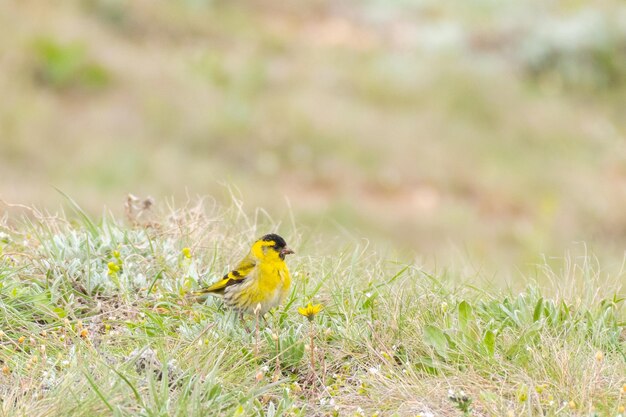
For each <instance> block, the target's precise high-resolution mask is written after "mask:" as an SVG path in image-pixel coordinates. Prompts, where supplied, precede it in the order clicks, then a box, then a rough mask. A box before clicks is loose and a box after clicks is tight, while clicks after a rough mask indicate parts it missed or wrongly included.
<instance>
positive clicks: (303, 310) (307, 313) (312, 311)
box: [298, 303, 322, 321]
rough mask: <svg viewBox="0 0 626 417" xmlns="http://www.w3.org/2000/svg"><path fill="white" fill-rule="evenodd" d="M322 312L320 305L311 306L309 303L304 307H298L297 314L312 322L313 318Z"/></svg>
mask: <svg viewBox="0 0 626 417" xmlns="http://www.w3.org/2000/svg"><path fill="white" fill-rule="evenodd" d="M320 311H322V305H321V304H315V305H312V304H311V303H309V304H308V305H307V306H306V307H298V313H300V314H301V315H303V316H304V317H306V318H307V319H309V321H313V319H314V318H315V316H316V315H317V314H318V313H319V312H320Z"/></svg>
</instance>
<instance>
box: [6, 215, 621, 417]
mask: <svg viewBox="0 0 626 417" xmlns="http://www.w3.org/2000/svg"><path fill="white" fill-rule="evenodd" d="M70 206H72V205H71V204H70ZM73 210H78V211H75V213H76V214H75V215H72V216H71V217H69V218H67V217H65V216H60V217H56V218H52V217H49V216H47V217H43V216H39V215H36V214H35V215H34V216H32V217H30V220H28V221H25V222H21V223H20V222H16V221H15V220H16V219H15V218H14V217H11V218H9V219H8V220H9V221H8V222H6V224H5V225H4V226H3V227H2V231H3V232H2V233H3V234H2V239H1V242H2V243H0V250H1V251H2V255H3V256H2V262H1V263H0V275H1V276H2V297H1V300H0V301H1V304H0V305H1V308H2V310H3V312H2V325H1V328H2V331H3V334H2V339H1V340H0V361H1V362H2V366H3V367H4V368H3V369H4V370H3V374H2V375H0V378H1V379H2V381H3V382H2V384H1V386H2V398H3V401H2V404H1V413H0V414H1V415H7V416H9V415H10V416H18V415H29V416H40V415H41V416H44V415H85V416H91V415H111V414H113V415H120V416H122V415H146V416H157V415H159V416H161V415H187V416H195V415H198V416H199V415H207V413H208V414H210V415H262V416H268V415H284V416H294V415H363V416H373V415H378V416H404V415H423V416H427V415H437V416H454V415H463V414H464V413H465V415H474V416H492V415H493V416H502V415H546V416H583V415H584V416H588V415H593V413H594V412H595V413H597V415H601V416H605V415H606V416H616V415H618V413H619V407H620V406H623V405H624V400H625V398H626V392H624V390H623V385H624V384H625V383H626V374H625V373H624V367H623V362H624V360H625V355H624V353H625V348H626V345H625V343H624V335H623V323H624V320H625V319H626V316H625V311H624V303H623V295H621V296H620V291H621V290H620V288H619V282H620V280H621V277H605V276H604V275H603V274H602V273H601V272H599V269H598V267H597V265H596V264H595V263H594V262H593V261H592V260H591V259H589V258H588V257H587V258H580V259H567V260H566V262H565V264H564V265H565V267H564V269H563V271H552V270H550V269H547V268H546V270H545V273H546V274H547V275H548V276H549V277H550V279H547V280H539V281H536V280H535V279H529V278H523V280H522V281H523V282H521V283H520V286H523V287H524V289H523V290H522V292H520V293H517V292H515V293H512V292H509V291H502V290H498V289H495V288H493V287H492V288H483V289H480V290H479V289H477V288H474V287H472V286H469V285H464V284H459V283H458V281H459V277H458V276H457V275H455V274H454V273H447V274H444V273H436V274H431V273H429V272H428V271H427V270H425V269H423V268H419V267H416V266H414V265H411V264H403V263H399V262H397V261H390V260H389V259H388V258H387V257H385V256H384V255H382V254H381V253H380V252H378V251H377V249H376V247H375V246H368V245H363V244H362V243H359V242H358V241H353V242H346V241H345V240H344V241H343V242H342V243H341V244H339V243H338V242H329V241H323V240H319V239H317V238H311V237H307V239H304V238H303V237H304V236H303V235H301V234H300V231H299V230H298V229H295V228H293V227H292V226H290V225H288V224H283V225H280V226H279V224H278V222H276V221H275V220H271V219H269V218H268V217H266V216H262V215H261V216H258V217H254V216H250V215H249V214H247V213H246V212H245V210H242V209H241V207H240V206H239V205H238V204H234V205H232V206H230V208H223V207H219V206H215V207H212V208H211V207H204V206H202V205H195V204H194V205H189V206H186V207H180V208H176V209H175V208H166V207H164V206H162V205H158V204H157V205H156V206H153V207H151V208H150V209H149V210H147V211H145V212H143V213H142V215H141V216H140V217H136V216H135V217H133V218H131V219H130V221H128V222H127V223H126V224H125V223H124V222H121V221H119V220H116V219H115V218H113V217H110V216H107V218H106V219H103V220H101V221H98V222H95V221H93V220H91V219H89V218H88V217H85V216H84V215H83V214H82V213H81V212H80V210H79V209H78V208H77V207H76V206H74V208H73ZM9 223H10V224H11V225H9ZM268 230H277V231H279V232H280V233H281V234H283V235H284V236H285V237H286V239H287V240H288V241H289V242H290V245H293V246H294V247H295V248H296V250H297V252H298V254H299V255H298V256H297V257H296V258H293V259H291V260H290V268H291V270H292V274H293V276H294V283H295V284H294V289H293V292H292V294H291V295H290V297H289V299H288V300H287V302H286V303H285V305H284V306H283V307H282V308H280V309H278V310H277V311H274V312H273V314H272V315H271V316H270V317H268V322H269V324H268V327H267V328H262V329H261V338H260V343H258V342H257V341H256V338H255V335H254V333H252V334H249V333H247V332H246V331H245V330H244V329H243V327H242V326H241V325H240V323H238V320H237V319H236V317H235V315H234V314H231V313H230V312H228V311H226V310H224V309H223V308H222V307H221V306H220V304H219V302H216V301H214V300H209V301H208V302H207V303H206V304H202V305H199V304H195V303H193V302H191V301H190V300H189V299H188V298H186V297H185V294H186V293H187V292H189V291H190V290H193V289H194V288H197V287H198V286H200V285H204V284H206V283H207V282H209V281H211V280H212V279H214V278H215V277H218V276H221V275H222V274H223V273H224V272H225V271H226V270H227V269H228V268H229V265H233V264H234V262H236V261H237V259H238V258H239V257H240V256H241V254H242V253H243V252H244V251H245V250H246V245H247V244H248V242H249V241H250V239H251V237H252V236H257V235H260V234H262V233H265V232H266V231H268ZM185 248H190V250H187V249H185ZM323 253H326V254H323ZM187 255H189V257H188V256H187ZM607 278H608V279H607ZM565 280H567V282H568V283H569V284H568V285H564V284H563V282H565ZM599 283H602V285H600V284H599ZM572 288H580V291H573V290H572ZM583 295H584V296H583ZM310 301H313V302H314V303H321V304H323V305H324V310H323V311H322V312H321V313H319V314H318V316H317V317H316V318H315V322H314V324H315V328H314V332H315V346H316V348H315V353H314V354H315V355H316V360H315V367H316V369H315V371H314V372H313V371H312V370H311V365H310V360H309V359H308V356H309V355H310V354H311V351H310V349H307V348H306V346H308V345H309V327H308V326H307V324H308V323H306V320H305V319H304V318H303V317H301V316H299V315H298V314H297V308H296V307H298V306H303V305H305V304H306V303H308V302H310ZM277 346H278V350H277ZM257 349H258V353H255V352H257ZM277 359H278V360H277ZM277 363H278V364H279V366H280V369H279V370H277V368H276V364H277ZM451 397H453V398H455V401H452V400H451ZM570 403H571V406H570ZM462 410H467V411H465V412H464V411H462Z"/></svg>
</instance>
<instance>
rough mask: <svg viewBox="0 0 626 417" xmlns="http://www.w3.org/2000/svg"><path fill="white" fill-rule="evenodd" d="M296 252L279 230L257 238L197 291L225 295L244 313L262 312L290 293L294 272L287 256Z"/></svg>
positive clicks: (229, 303) (226, 300) (230, 303)
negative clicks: (240, 256) (231, 264)
mask: <svg viewBox="0 0 626 417" xmlns="http://www.w3.org/2000/svg"><path fill="white" fill-rule="evenodd" d="M291 253H294V252H293V251H292V250H291V249H289V247H287V242H285V239H283V238H282V237H280V236H278V235H276V234H273V233H271V234H267V235H265V236H263V237H262V238H260V239H259V240H257V241H256V242H254V243H253V244H252V248H251V249H250V253H248V255H246V257H245V258H243V260H242V261H241V262H239V264H238V265H237V266H236V267H235V269H233V270H232V271H230V272H229V273H228V274H226V275H224V277H223V278H222V279H221V280H219V281H217V282H216V283H215V284H213V285H211V286H209V287H207V288H204V289H201V290H199V291H198V292H196V294H197V295H200V294H210V295H215V296H218V297H222V298H223V299H224V303H225V304H226V305H227V306H229V307H232V308H234V309H236V310H238V311H239V312H240V313H241V314H243V313H253V314H259V315H260V316H262V315H264V314H265V313H267V312H268V311H269V310H271V309H272V308H274V307H276V306H277V305H279V304H280V303H281V302H282V301H283V300H284V299H285V297H286V296H287V293H288V292H289V287H290V285H291V276H290V275H289V269H288V268H287V264H286V263H285V256H286V255H289V254H291Z"/></svg>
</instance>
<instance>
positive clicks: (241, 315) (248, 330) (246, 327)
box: [239, 311, 250, 334]
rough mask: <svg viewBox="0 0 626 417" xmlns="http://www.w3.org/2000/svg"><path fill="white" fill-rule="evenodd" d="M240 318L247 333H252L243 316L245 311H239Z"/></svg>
mask: <svg viewBox="0 0 626 417" xmlns="http://www.w3.org/2000/svg"><path fill="white" fill-rule="evenodd" d="M239 320H241V325H242V326H243V329H244V330H245V331H246V333H248V334H250V329H249V328H248V326H247V325H246V321H245V320H244V318H243V311H240V312H239Z"/></svg>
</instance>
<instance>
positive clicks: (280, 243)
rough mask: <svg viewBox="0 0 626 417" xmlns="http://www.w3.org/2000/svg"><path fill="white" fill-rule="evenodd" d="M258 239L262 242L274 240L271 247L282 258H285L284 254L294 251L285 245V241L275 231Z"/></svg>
mask: <svg viewBox="0 0 626 417" xmlns="http://www.w3.org/2000/svg"><path fill="white" fill-rule="evenodd" d="M259 240H262V241H264V242H274V246H273V248H274V249H275V250H276V252H278V253H279V254H280V257H281V258H282V259H285V255H289V254H291V253H294V252H293V251H292V250H291V249H289V248H288V247H287V242H285V239H283V238H282V237H280V236H278V235H277V234H275V233H269V234H267V235H265V236H263V237H262V238H261V239H259Z"/></svg>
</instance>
